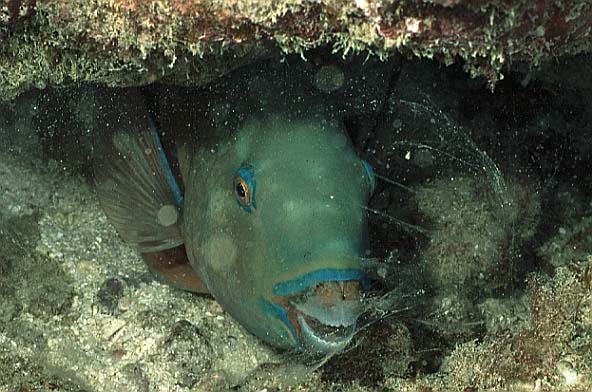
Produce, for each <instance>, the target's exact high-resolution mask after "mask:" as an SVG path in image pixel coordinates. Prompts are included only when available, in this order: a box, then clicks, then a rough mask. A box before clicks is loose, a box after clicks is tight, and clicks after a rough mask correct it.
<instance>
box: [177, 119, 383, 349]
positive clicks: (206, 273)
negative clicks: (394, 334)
mask: <svg viewBox="0 0 592 392" xmlns="http://www.w3.org/2000/svg"><path fill="white" fill-rule="evenodd" d="M216 162H217V163H212V164H208V165H205V166H207V167H203V166H204V164H201V166H202V167H201V169H199V170H196V171H195V172H196V174H195V175H196V176H198V177H199V178H197V179H196V180H195V181H194V183H193V184H192V183H191V181H190V185H189V187H192V188H195V187H196V186H199V187H200V188H201V189H202V193H203V192H204V190H207V192H206V193H207V194H208V197H206V198H203V197H202V199H204V200H205V202H204V203H205V204H204V205H201V206H197V205H196V206H195V207H194V206H192V205H191V199H190V198H189V197H188V198H187V202H188V203H189V204H188V205H187V206H186V207H187V210H188V212H189V215H190V217H189V218H188V219H189V223H190V224H191V221H195V222H196V224H200V225H204V224H205V227H206V229H205V230H204V229H196V230H195V233H192V239H191V240H190V241H188V251H189V253H190V254H193V256H192V257H191V258H192V259H194V260H201V261H200V262H198V263H196V265H195V266H194V267H195V268H196V269H197V270H198V272H199V273H200V275H201V276H202V278H203V279H204V280H205V282H206V284H207V286H208V288H209V289H210V291H211V292H212V294H213V295H214V297H215V298H216V299H217V300H218V301H219V302H220V303H221V304H222V306H223V307H224V308H225V309H226V310H227V311H228V312H229V313H230V314H231V315H232V316H233V317H234V318H235V319H236V320H238V321H239V322H240V323H241V324H242V325H243V326H245V327H246V328H247V329H248V330H249V331H250V332H252V333H254V334H256V335H258V336H259V337H261V338H262V339H264V340H266V341H267V342H269V343H271V344H272V345H275V346H278V347H283V348H289V349H296V350H300V351H303V352H305V353H310V354H331V353H334V352H338V351H340V350H342V349H343V348H344V347H345V346H346V345H347V344H348V342H349V341H350V340H351V338H352V336H353V334H354V332H355V330H356V320H357V319H358V317H359V316H360V314H361V313H362V310H363V304H362V296H363V288H364V286H365V285H366V284H367V280H366V275H365V273H364V269H363V261H362V260H363V256H364V252H365V251H366V249H367V222H366V212H365V209H364V207H365V206H366V205H367V203H368V199H369V197H370V194H371V192H372V188H373V186H374V178H373V174H372V170H371V168H370V167H369V166H368V165H367V164H366V163H365V162H364V161H363V160H361V159H360V158H359V157H358V156H357V155H356V152H355V150H354V148H353V147H352V145H351V142H350V141H349V139H348V136H347V135H346V133H345V132H344V131H343V129H342V128H341V127H340V126H338V125H337V124H336V123H333V122H331V121H326V120H321V119H312V120H310V119H309V120H299V121H293V120H292V121H289V120H287V119H285V118H281V117H280V118H273V119H267V120H265V121H252V122H250V123H248V124H246V125H245V126H244V127H243V128H242V129H241V130H240V132H238V133H237V136H236V138H235V139H233V140H232V142H230V143H229V144H228V145H226V146H223V147H220V152H219V154H218V158H217V159H216ZM220 173H223V175H220ZM204 179H205V181H204ZM198 182H199V184H198ZM194 208H199V209H201V212H200V213H199V214H194V215H196V218H195V219H191V214H192V213H194V211H191V210H192V209H194ZM198 221H199V222H198ZM200 227H204V226H200ZM189 230H191V227H189ZM198 232H199V233H198Z"/></svg>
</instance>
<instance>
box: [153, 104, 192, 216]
mask: <svg viewBox="0 0 592 392" xmlns="http://www.w3.org/2000/svg"><path fill="white" fill-rule="evenodd" d="M148 119H149V121H148V122H149V124H150V130H151V131H152V137H153V138H154V143H155V144H156V148H157V149H158V156H159V157H160V161H161V162H162V166H163V167H164V172H165V175H166V180H167V183H168V184H169V187H170V188H171V191H172V192H173V197H174V199H175V204H176V205H177V207H179V208H183V203H184V200H183V194H182V193H181V189H180V188H179V184H177V180H176V179H175V175H174V174H173V171H172V170H171V165H170V163H169V160H168V159H167V156H166V154H165V152H164V147H163V146H162V142H161V141H160V136H159V135H158V130H157V129H156V123H155V121H154V118H153V115H152V113H149V115H148Z"/></svg>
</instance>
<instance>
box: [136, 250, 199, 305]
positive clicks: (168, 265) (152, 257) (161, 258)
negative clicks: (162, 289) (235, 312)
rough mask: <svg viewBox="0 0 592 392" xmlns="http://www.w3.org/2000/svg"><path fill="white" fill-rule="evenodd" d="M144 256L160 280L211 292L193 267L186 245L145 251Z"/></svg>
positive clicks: (179, 287) (187, 288)
mask: <svg viewBox="0 0 592 392" xmlns="http://www.w3.org/2000/svg"><path fill="white" fill-rule="evenodd" d="M142 257H143V258H144V261H145V262H146V265H147V266H148V268H149V269H150V271H151V272H152V273H153V274H154V275H155V276H156V278H157V279H158V280H160V281H162V282H164V283H167V284H170V285H171V286H173V287H176V288H178V289H182V290H187V291H192V292H194V293H199V294H209V293H210V291H209V290H208V288H207V287H206V285H205V284H204V283H203V282H202V280H201V278H200V277H199V275H197V272H195V270H194V269H193V268H192V267H191V264H190V263H189V259H188V258H187V253H186V251H185V246H184V245H181V246H177V247H176V248H172V249H165V250H161V251H159V252H150V253H143V254H142Z"/></svg>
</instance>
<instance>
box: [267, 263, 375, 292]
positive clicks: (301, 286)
mask: <svg viewBox="0 0 592 392" xmlns="http://www.w3.org/2000/svg"><path fill="white" fill-rule="evenodd" d="M346 280H356V281H359V282H360V283H361V284H362V287H364V288H367V287H368V286H369V284H370V282H369V281H368V278H367V277H366V273H365V272H364V271H363V270H360V269H354V268H350V269H333V268H325V269H320V270H317V271H314V272H311V273H309V274H306V275H304V276H301V277H300V278H298V279H294V280H288V281H286V282H281V283H278V284H276V285H275V286H274V287H273V293H274V294H276V295H292V294H295V293H298V292H300V291H303V290H306V289H307V288H309V287H313V286H315V285H317V284H319V283H323V282H343V281H346Z"/></svg>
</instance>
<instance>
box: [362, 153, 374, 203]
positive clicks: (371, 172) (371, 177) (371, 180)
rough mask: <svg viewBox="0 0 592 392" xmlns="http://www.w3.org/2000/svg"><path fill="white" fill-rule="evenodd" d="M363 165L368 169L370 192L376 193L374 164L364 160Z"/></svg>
mask: <svg viewBox="0 0 592 392" xmlns="http://www.w3.org/2000/svg"><path fill="white" fill-rule="evenodd" d="M362 165H363V166H364V169H365V170H366V176H367V177H368V185H369V188H370V190H369V194H370V195H372V194H373V193H374V188H376V177H375V176H374V169H373V168H372V166H371V165H370V164H369V163H368V162H366V161H362Z"/></svg>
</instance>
